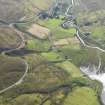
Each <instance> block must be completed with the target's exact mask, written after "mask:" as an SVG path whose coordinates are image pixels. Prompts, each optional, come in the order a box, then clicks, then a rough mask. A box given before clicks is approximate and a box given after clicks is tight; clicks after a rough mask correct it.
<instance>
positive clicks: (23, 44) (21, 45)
mask: <svg viewBox="0 0 105 105" xmlns="http://www.w3.org/2000/svg"><path fill="white" fill-rule="evenodd" d="M13 25H14V24H10V25H8V26H9V27H10V28H11V29H13V30H14V31H15V32H16V33H17V34H18V35H19V37H20V39H21V43H20V45H19V46H18V47H16V48H14V49H10V50H6V51H3V52H2V55H6V54H7V53H10V52H13V51H17V50H20V49H21V48H23V47H24V46H25V39H24V36H23V35H24V33H23V32H21V31H19V30H17V29H16V28H15V27H14V26H13ZM24 64H25V66H26V67H25V72H24V74H23V76H22V77H21V78H20V79H19V80H18V81H17V82H15V83H14V84H12V85H11V86H9V87H7V88H5V89H3V90H0V94H2V93H4V92H6V91H7V90H9V89H12V88H13V87H15V86H17V85H19V84H21V83H22V82H23V80H24V78H25V77H26V75H27V73H28V70H29V65H28V63H27V62H26V61H25V60H24Z"/></svg>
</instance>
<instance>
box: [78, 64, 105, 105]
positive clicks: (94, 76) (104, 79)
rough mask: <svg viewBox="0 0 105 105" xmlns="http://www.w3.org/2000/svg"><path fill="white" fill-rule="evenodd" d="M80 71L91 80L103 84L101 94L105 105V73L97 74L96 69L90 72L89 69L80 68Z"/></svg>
mask: <svg viewBox="0 0 105 105" xmlns="http://www.w3.org/2000/svg"><path fill="white" fill-rule="evenodd" d="M80 70H81V71H82V72H83V73H84V74H86V75H87V76H88V77H89V78H90V79H91V80H98V81H100V82H101V83H102V84H103V90H102V94H101V99H102V102H103V104H104V105H105V73H102V74H97V73H96V72H95V71H97V70H96V69H95V68H94V70H93V71H91V70H89V67H85V66H82V67H80Z"/></svg>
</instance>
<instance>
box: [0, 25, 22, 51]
mask: <svg viewBox="0 0 105 105" xmlns="http://www.w3.org/2000/svg"><path fill="white" fill-rule="evenodd" d="M20 43H21V39H20V37H19V35H18V34H17V33H16V32H15V31H14V30H13V29H11V28H9V27H7V26H0V48H1V49H9V48H16V47H17V46H19V45H20Z"/></svg>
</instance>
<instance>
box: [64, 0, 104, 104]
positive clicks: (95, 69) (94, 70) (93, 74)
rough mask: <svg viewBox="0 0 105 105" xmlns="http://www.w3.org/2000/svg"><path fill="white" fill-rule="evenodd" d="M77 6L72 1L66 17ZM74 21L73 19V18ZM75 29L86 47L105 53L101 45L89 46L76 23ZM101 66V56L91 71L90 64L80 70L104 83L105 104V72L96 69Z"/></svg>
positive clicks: (102, 97)
mask: <svg viewBox="0 0 105 105" xmlns="http://www.w3.org/2000/svg"><path fill="white" fill-rule="evenodd" d="M74 6H75V0H72V3H71V5H69V7H68V8H67V10H66V12H65V16H66V17H69V16H70V15H69V13H68V12H69V10H70V9H71V8H73V7H74ZM71 21H73V20H71ZM74 27H75V29H76V36H77V38H78V39H79V41H80V43H81V44H83V46H84V47H87V48H92V49H97V50H98V51H100V52H103V53H105V50H104V49H101V48H100V47H97V46H96V47H93V46H89V45H87V44H86V43H85V41H84V40H83V39H82V38H81V37H80V31H79V27H78V26H77V25H74ZM100 67H101V58H99V65H98V68H96V67H95V66H94V67H93V68H92V69H93V70H92V71H91V70H90V68H89V66H88V67H85V66H82V67H80V70H81V71H82V72H83V73H84V74H86V75H87V76H88V77H89V78H90V79H91V80H98V81H99V82H101V83H102V84H103V90H102V94H101V100H102V103H103V104H104V105H105V73H102V74H97V73H96V71H99V70H100Z"/></svg>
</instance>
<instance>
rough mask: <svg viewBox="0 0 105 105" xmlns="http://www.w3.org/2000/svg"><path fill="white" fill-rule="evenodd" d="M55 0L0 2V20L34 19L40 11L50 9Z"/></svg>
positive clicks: (4, 0) (5, 0) (0, 0)
mask: <svg viewBox="0 0 105 105" xmlns="http://www.w3.org/2000/svg"><path fill="white" fill-rule="evenodd" d="M52 1H53V0H50V1H49V0H9V1H7V0H0V20H4V21H7V22H12V21H18V20H19V19H20V18H22V17H24V16H26V17H27V16H28V17H32V14H34V15H35V14H37V13H38V12H39V11H40V10H46V9H48V8H49V6H50V4H51V2H52Z"/></svg>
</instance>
